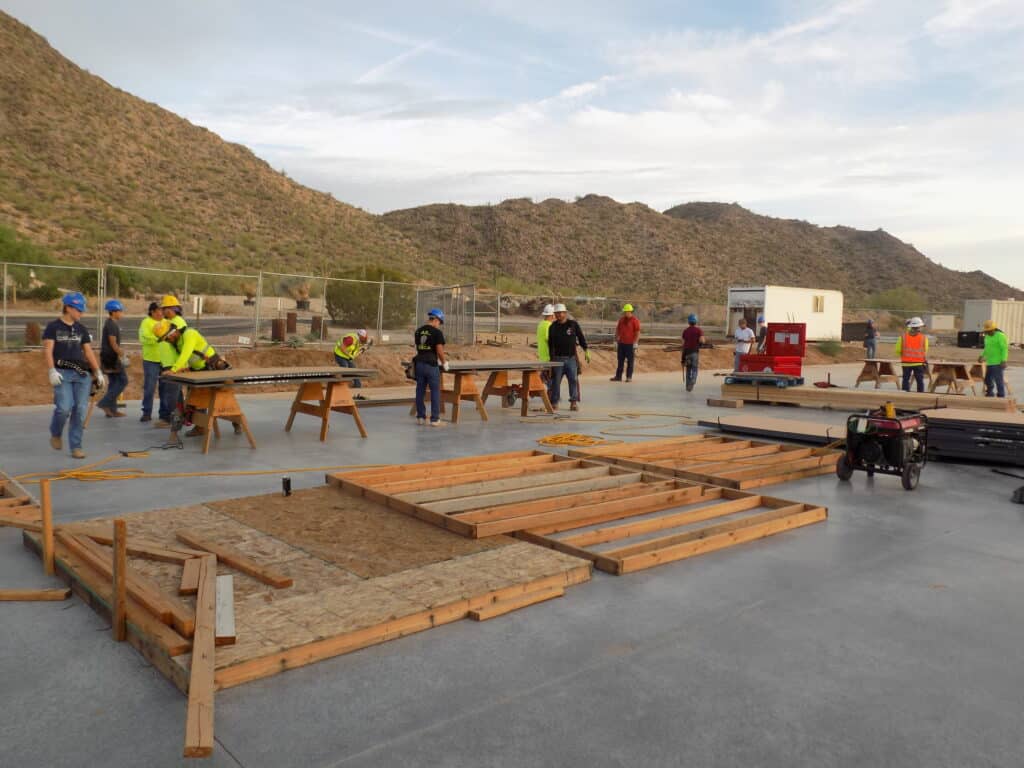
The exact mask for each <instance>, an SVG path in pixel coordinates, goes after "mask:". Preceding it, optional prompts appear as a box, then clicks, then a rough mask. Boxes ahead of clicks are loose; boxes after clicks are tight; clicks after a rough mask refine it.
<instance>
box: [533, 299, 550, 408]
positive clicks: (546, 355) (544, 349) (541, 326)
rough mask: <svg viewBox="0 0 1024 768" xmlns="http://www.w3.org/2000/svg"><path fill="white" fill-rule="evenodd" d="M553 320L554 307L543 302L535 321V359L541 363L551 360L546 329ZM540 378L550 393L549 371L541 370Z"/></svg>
mask: <svg viewBox="0 0 1024 768" xmlns="http://www.w3.org/2000/svg"><path fill="white" fill-rule="evenodd" d="M554 321H555V307H554V305H553V304H545V305H544V309H542V310H541V313H540V322H539V323H537V336H536V338H537V359H538V360H540V361H541V362H542V363H550V362H551V349H550V348H549V347H548V329H549V328H550V327H551V323H553V322H554ZM540 378H541V380H542V381H543V382H544V383H545V384H547V388H548V396H549V397H550V395H551V381H552V379H553V377H552V376H551V371H541V373H540Z"/></svg>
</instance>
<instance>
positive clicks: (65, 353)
mask: <svg viewBox="0 0 1024 768" xmlns="http://www.w3.org/2000/svg"><path fill="white" fill-rule="evenodd" d="M61 307H62V310H61V315H60V317H59V318H57V319H56V320H53V321H52V322H50V323H49V324H47V326H46V328H45V329H44V330H43V358H44V360H45V361H46V368H47V371H48V377H49V380H50V386H51V387H53V405H54V408H53V416H52V418H51V419H50V447H52V448H53V449H54V450H55V451H59V450H60V449H61V448H62V447H63V441H62V435H63V433H64V425H65V424H67V423H68V419H69V418H70V420H71V426H70V427H69V429H68V445H69V447H70V448H71V456H72V457H73V458H75V459H84V458H85V451H84V450H82V435H83V433H84V431H85V417H86V415H87V414H88V412H89V394H90V392H91V390H92V382H93V377H95V379H96V383H97V385H98V386H99V388H100V389H103V387H105V386H106V383H107V382H106V377H105V376H104V375H103V371H102V370H100V363H99V360H97V359H96V353H95V352H93V349H92V337H91V336H90V335H89V329H88V328H86V327H85V326H84V325H83V324H82V323H81V319H82V315H83V314H84V313H85V296H83V295H82V294H81V293H78V292H77V291H75V292H74V293H66V294H64V296H63V297H61Z"/></svg>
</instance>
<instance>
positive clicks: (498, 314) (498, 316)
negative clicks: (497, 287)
mask: <svg viewBox="0 0 1024 768" xmlns="http://www.w3.org/2000/svg"><path fill="white" fill-rule="evenodd" d="M495 307H496V308H495V315H494V316H495V318H496V319H495V325H496V326H497V330H496V331H495V333H501V291H498V303H497V304H496V305H495Z"/></svg>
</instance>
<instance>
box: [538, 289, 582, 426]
mask: <svg viewBox="0 0 1024 768" xmlns="http://www.w3.org/2000/svg"><path fill="white" fill-rule="evenodd" d="M554 310H555V322H553V323H552V324H551V327H550V328H548V346H549V348H550V350H551V361H552V362H555V363H561V364H562V367H561V368H558V369H556V370H554V371H552V375H551V392H550V393H549V394H548V397H549V399H550V400H551V405H552V407H553V408H554V409H555V410H556V411H557V410H558V401H559V400H561V398H562V376H563V375H564V376H565V377H566V378H567V379H569V410H570V411H578V410H579V409H580V405H579V401H580V384H579V379H578V376H579V367H578V366H579V361H578V360H577V359H576V345H577V344H578V345H579V346H581V347H583V354H584V356H585V357H586V360H587V362H588V363H589V362H590V350H589V349H587V340H586V338H585V337H584V336H583V329H582V328H580V324H579V323H577V322H576V321H575V320H570V319H569V311H568V309H567V308H566V306H565V304H555V306H554Z"/></svg>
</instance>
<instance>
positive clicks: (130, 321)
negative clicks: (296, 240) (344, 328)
mask: <svg viewBox="0 0 1024 768" xmlns="http://www.w3.org/2000/svg"><path fill="white" fill-rule="evenodd" d="M53 318H54V315H44V314H39V315H34V314H28V315H21V314H18V315H10V314H9V315H8V316H7V338H8V339H11V340H12V341H13V340H15V339H22V338H24V335H25V325H26V324H27V323H39V325H40V326H41V327H45V326H46V324H47V323H48V322H50V321H51V320H53ZM186 319H188V318H186ZM82 322H83V323H85V326H86V328H88V329H89V331H90V332H92V333H96V332H97V330H98V329H97V326H96V315H95V314H93V313H90V314H88V315H86V316H85V317H83V318H82ZM140 322H142V317H141V316H138V315H128V316H125V317H124V318H122V319H121V325H122V334H124V335H125V336H126V338H125V341H126V342H127V343H131V342H132V341H134V340H135V334H134V331H135V330H136V329H138V327H139V323H140ZM189 323H190V324H192V325H194V326H195V327H196V328H198V329H199V330H200V331H202V332H203V333H204V334H205V335H208V336H250V337H251V336H252V330H253V326H252V323H253V319H252V318H251V317H203V318H200V320H199V322H198V323H195V322H193V321H192V320H189ZM299 323H300V324H301V323H302V319H301V318H300V319H299ZM307 323H308V321H307ZM262 325H263V326H264V330H265V331H266V332H269V330H270V319H269V318H267V319H266V320H265V321H264V322H263V323H262ZM129 331H131V332H132V333H130V334H129V333H128V332H129Z"/></svg>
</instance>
